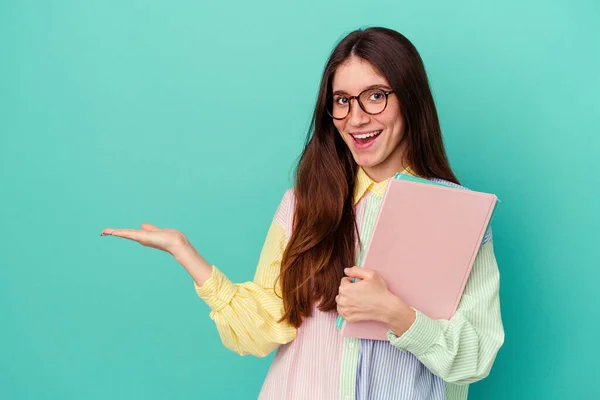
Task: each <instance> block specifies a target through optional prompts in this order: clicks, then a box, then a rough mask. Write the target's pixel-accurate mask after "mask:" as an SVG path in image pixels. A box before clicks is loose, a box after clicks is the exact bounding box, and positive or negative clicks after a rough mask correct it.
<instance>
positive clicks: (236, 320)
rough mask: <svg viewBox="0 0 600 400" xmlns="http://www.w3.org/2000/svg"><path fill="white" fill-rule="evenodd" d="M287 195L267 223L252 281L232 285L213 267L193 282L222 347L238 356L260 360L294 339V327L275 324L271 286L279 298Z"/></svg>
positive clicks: (277, 307) (277, 313) (278, 309)
mask: <svg viewBox="0 0 600 400" xmlns="http://www.w3.org/2000/svg"><path fill="white" fill-rule="evenodd" d="M290 196H291V192H290V191H288V192H286V195H285V196H284V198H283V200H282V203H281V205H280V206H279V208H278V210H277V213H276V215H275V218H274V219H273V222H272V223H271V226H270V228H269V232H268V233H267V237H266V240H265V243H264V246H263V249H262V251H261V255H260V260H259V263H258V267H257V270H256V274H255V276H254V280H253V281H252V282H246V283H241V284H234V283H232V282H231V281H230V280H229V279H227V277H226V276H225V275H224V274H223V273H222V272H221V271H219V269H217V268H216V267H215V266H212V273H211V275H210V277H209V278H208V279H207V280H206V281H204V282H202V281H200V282H196V281H194V287H195V289H196V292H197V293H198V296H200V298H202V299H203V300H204V301H205V302H206V304H207V305H208V306H209V307H210V308H211V313H210V318H211V319H213V320H214V321H215V323H216V326H217V329H218V331H219V335H220V336H221V340H222V341H223V344H224V345H225V347H227V348H228V349H230V350H232V351H234V352H236V353H238V354H240V355H246V354H252V355H255V356H257V357H264V356H266V355H268V354H269V353H271V352H272V351H273V350H274V349H275V348H277V347H278V346H279V345H280V344H283V343H288V342H291V341H292V340H293V339H294V338H295V337H296V328H295V327H293V326H291V325H288V324H287V323H285V322H283V323H278V322H277V321H279V319H280V318H281V316H282V315H283V301H282V299H281V298H280V297H278V296H277V295H276V294H275V287H274V285H275V282H276V281H277V283H278V285H277V291H276V293H277V294H278V295H279V296H280V295H281V287H280V285H279V281H278V280H277V278H278V276H279V271H280V265H281V259H282V256H283V252H284V250H285V247H286V245H287V239H286V234H285V229H284V226H283V225H282V223H285V221H286V220H287V216H286V215H285V214H286V213H287V212H288V211H289V210H290V204H289V203H290V201H291V200H290ZM199 283H200V284H199Z"/></svg>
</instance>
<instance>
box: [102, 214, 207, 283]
mask: <svg viewBox="0 0 600 400" xmlns="http://www.w3.org/2000/svg"><path fill="white" fill-rule="evenodd" d="M141 228H142V229H141V230H138V229H114V228H105V229H103V230H102V233H100V235H101V236H106V235H112V236H118V237H122V238H125V239H129V240H133V241H135V242H138V243H139V244H141V245H143V246H146V247H153V248H155V249H159V250H162V251H166V252H167V253H169V254H171V255H172V256H173V257H175V259H176V260H177V262H179V263H180V264H181V265H182V266H183V267H184V268H185V269H186V270H187V271H188V273H189V274H190V275H191V276H192V278H193V279H194V281H195V282H196V283H197V284H198V286H202V285H203V284H204V282H206V280H208V279H209V278H210V277H211V275H212V266H211V265H210V264H209V263H208V262H207V261H206V260H205V259H204V257H202V255H201V254H200V253H198V252H197V251H196V249H195V248H194V246H192V245H191V243H190V242H189V241H188V239H187V237H186V236H185V235H184V234H183V233H182V232H180V231H178V230H177V229H171V228H163V229H160V228H157V227H156V226H154V225H152V224H142V226H141Z"/></svg>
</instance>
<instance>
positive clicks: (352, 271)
mask: <svg viewBox="0 0 600 400" xmlns="http://www.w3.org/2000/svg"><path fill="white" fill-rule="evenodd" d="M344 273H345V274H346V275H347V276H349V277H350V278H358V279H367V278H370V277H371V275H372V271H370V270H368V269H364V268H360V267H357V266H354V267H352V268H344Z"/></svg>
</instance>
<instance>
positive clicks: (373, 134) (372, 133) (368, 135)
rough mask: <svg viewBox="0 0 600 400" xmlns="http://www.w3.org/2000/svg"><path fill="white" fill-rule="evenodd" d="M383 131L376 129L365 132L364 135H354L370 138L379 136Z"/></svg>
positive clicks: (359, 137)
mask: <svg viewBox="0 0 600 400" xmlns="http://www.w3.org/2000/svg"><path fill="white" fill-rule="evenodd" d="M380 133H381V131H374V132H371V133H363V134H362V135H352V136H354V137H355V138H356V139H366V138H370V137H373V136H377V135H379V134H380Z"/></svg>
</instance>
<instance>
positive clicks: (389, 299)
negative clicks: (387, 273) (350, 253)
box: [335, 266, 415, 334]
mask: <svg viewBox="0 0 600 400" xmlns="http://www.w3.org/2000/svg"><path fill="white" fill-rule="evenodd" d="M344 272H345V273H346V275H347V276H345V277H344V278H342V281H341V283H340V287H339V292H338V295H337V296H336V298H335V300H336V302H337V311H338V314H340V315H341V316H342V317H343V318H344V319H345V320H346V321H348V322H359V321H380V322H383V323H386V324H387V325H389V326H390V327H391V326H392V325H393V326H395V328H396V331H402V332H403V331H404V330H406V329H408V327H409V326H410V325H411V324H412V322H413V321H414V316H415V313H414V310H413V309H412V308H410V307H409V306H408V305H407V304H406V303H404V302H403V301H402V300H401V299H400V298H399V297H398V296H395V295H394V294H392V293H391V292H390V291H389V290H388V287H387V284H386V283H385V281H384V280H383V278H382V277H381V276H380V275H379V274H378V273H377V272H375V271H373V270H370V269H366V268H359V267H356V266H355V267H352V268H346V269H344ZM352 278H357V280H356V282H352ZM399 324H401V325H402V326H398V325H399ZM396 331H395V332H396ZM396 333H397V334H400V332H396Z"/></svg>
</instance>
